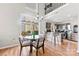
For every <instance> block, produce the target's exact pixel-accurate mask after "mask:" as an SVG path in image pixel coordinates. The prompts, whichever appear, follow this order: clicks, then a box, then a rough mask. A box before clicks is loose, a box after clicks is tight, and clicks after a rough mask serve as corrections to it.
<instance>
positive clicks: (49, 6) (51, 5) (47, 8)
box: [44, 3, 66, 14]
mask: <svg viewBox="0 0 79 59" xmlns="http://www.w3.org/2000/svg"><path fill="white" fill-rule="evenodd" d="M64 4H66V3H46V4H45V8H44V9H45V14H47V13H49V12H51V11H54V10H55V9H57V8H59V7H61V6H63V5H64Z"/></svg>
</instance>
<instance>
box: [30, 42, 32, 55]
mask: <svg viewBox="0 0 79 59" xmlns="http://www.w3.org/2000/svg"><path fill="white" fill-rule="evenodd" d="M31 55H32V42H31V43H30V56H31Z"/></svg>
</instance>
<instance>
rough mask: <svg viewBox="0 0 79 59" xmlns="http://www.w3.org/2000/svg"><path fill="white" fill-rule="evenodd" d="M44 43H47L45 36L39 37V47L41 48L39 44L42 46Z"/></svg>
mask: <svg viewBox="0 0 79 59" xmlns="http://www.w3.org/2000/svg"><path fill="white" fill-rule="evenodd" d="M44 41H45V35H42V34H41V35H39V39H38V40H37V47H38V46H39V44H40V43H41V44H42V45H44Z"/></svg>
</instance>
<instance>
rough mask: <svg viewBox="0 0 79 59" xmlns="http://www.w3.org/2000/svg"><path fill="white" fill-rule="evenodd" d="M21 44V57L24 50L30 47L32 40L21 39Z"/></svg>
mask: <svg viewBox="0 0 79 59" xmlns="http://www.w3.org/2000/svg"><path fill="white" fill-rule="evenodd" d="M19 42H20V56H21V53H22V48H23V47H26V46H30V40H28V39H26V38H19Z"/></svg>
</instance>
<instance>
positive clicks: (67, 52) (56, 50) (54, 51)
mask: <svg viewBox="0 0 79 59" xmlns="http://www.w3.org/2000/svg"><path fill="white" fill-rule="evenodd" d="M29 49H30V47H25V48H23V51H22V56H29ZM76 51H77V42H72V41H68V40H64V43H62V44H56V46H55V45H54V44H53V43H51V42H49V41H46V42H45V53H44V54H43V52H42V49H39V56H77V55H78V54H77V52H76ZM35 52H36V50H35V49H33V53H32V55H33V56H35V55H36V54H35ZM0 56H19V46H16V47H12V48H6V49H1V50H0Z"/></svg>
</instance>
